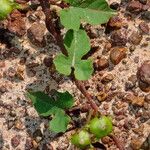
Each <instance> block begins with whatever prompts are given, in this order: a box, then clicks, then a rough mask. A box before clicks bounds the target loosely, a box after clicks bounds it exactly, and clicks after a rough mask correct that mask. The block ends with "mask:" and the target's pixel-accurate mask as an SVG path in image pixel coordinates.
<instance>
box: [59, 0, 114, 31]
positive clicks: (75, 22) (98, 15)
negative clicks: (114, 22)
mask: <svg viewBox="0 0 150 150" xmlns="http://www.w3.org/2000/svg"><path fill="white" fill-rule="evenodd" d="M67 2H69V3H70V4H71V5H72V6H74V7H70V8H67V9H63V10H62V11H61V12H60V19H61V23H62V25H64V26H65V28H67V29H73V30H78V29H79V28H80V23H81V21H85V22H87V23H89V24H91V25H98V24H103V23H106V22H108V20H109V19H110V17H112V16H113V15H114V14H115V12H114V11H113V10H112V9H110V7H109V6H108V4H107V2H106V1H105V0H80V1H79V0H75V1H73V0H67Z"/></svg>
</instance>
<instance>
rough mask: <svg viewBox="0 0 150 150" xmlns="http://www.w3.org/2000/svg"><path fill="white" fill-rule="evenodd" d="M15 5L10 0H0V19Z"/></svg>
mask: <svg viewBox="0 0 150 150" xmlns="http://www.w3.org/2000/svg"><path fill="white" fill-rule="evenodd" d="M16 7H17V4H16V3H15V2H13V1H11V0H0V20H3V19H5V18H6V17H7V15H8V14H9V13H11V12H12V10H13V9H15V8H16Z"/></svg>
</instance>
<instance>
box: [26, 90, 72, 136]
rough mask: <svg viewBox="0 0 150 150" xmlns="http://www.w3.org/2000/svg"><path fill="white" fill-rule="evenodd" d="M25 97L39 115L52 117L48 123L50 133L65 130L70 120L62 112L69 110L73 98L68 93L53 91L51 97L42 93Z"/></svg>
mask: <svg viewBox="0 0 150 150" xmlns="http://www.w3.org/2000/svg"><path fill="white" fill-rule="evenodd" d="M27 96H28V97H29V98H30V99H31V101H32V103H33V105H34V107H35V109H36V111H37V112H38V114H39V115H41V116H49V115H53V119H52V121H51V122H50V129H51V130H52V131H54V132H56V133H59V132H64V131H65V130H66V129H67V125H68V123H69V121H70V118H69V116H67V115H66V114H65V112H64V110H66V109H69V108H71V107H72V106H73V104H74V100H73V97H72V95H71V94H69V92H64V93H61V92H57V91H55V93H54V95H53V96H52V97H49V96H48V95H47V94H45V93H43V92H28V93H27ZM57 123H58V124H57Z"/></svg>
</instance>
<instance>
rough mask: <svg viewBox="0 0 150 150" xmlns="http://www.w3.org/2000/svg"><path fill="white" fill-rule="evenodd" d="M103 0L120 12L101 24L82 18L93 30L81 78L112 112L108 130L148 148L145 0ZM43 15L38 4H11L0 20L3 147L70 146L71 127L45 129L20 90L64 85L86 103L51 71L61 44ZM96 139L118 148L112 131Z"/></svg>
mask: <svg viewBox="0 0 150 150" xmlns="http://www.w3.org/2000/svg"><path fill="white" fill-rule="evenodd" d="M33 2H34V1H33ZM108 2H109V4H110V5H111V8H113V9H116V10H117V11H118V15H117V16H115V17H113V18H112V19H111V20H110V21H109V23H108V24H107V25H102V26H100V25H99V26H94V27H93V26H92V27H91V26H89V25H85V29H86V30H87V33H88V35H89V36H90V38H91V45H92V50H91V51H92V52H93V53H92V55H91V56H90V57H92V58H93V60H94V68H95V71H94V73H93V76H92V77H91V79H90V80H88V81H86V82H84V85H85V87H86V89H87V91H88V92H89V93H90V94H91V95H92V96H93V99H94V100H95V102H96V103H97V105H98V106H99V111H100V112H101V114H102V115H110V116H111V117H112V118H113V124H114V134H115V135H116V137H117V138H118V139H119V141H121V142H122V143H123V145H124V147H125V149H126V150H140V149H142V150H149V149H150V120H149V118H150V32H149V30H150V1H149V0H136V1H134V0H122V1H121V0H110V1H108ZM44 19H45V16H44V14H43V12H42V10H41V7H38V8H37V9H36V10H29V11H28V12H27V13H24V12H23V13H20V12H18V11H14V12H13V13H12V14H11V18H9V21H6V20H5V21H3V22H0V149H2V150H34V149H40V150H74V149H76V148H75V147H73V146H72V145H71V143H70V141H69V138H70V135H71V134H72V133H74V132H75V130H71V131H69V130H68V131H67V132H66V133H65V134H62V135H56V134H54V133H52V132H50V131H49V130H48V126H47V124H48V119H46V118H41V117H39V116H38V114H37V112H36V111H35V109H34V108H33V106H32V104H31V102H30V100H29V99H27V98H26V96H25V95H26V92H27V90H30V89H32V90H34V91H38V90H40V91H45V92H46V93H50V92H51V90H52V89H58V90H60V91H66V90H67V91H69V92H70V93H72V94H73V95H74V96H75V99H76V105H79V106H80V105H81V104H82V105H83V104H85V103H86V99H85V98H84V96H83V95H82V94H81V93H80V91H79V90H78V89H77V88H76V86H75V84H74V83H72V82H71V81H70V80H69V78H66V77H64V76H62V75H59V74H58V73H57V72H56V71H55V69H54V65H53V63H52V60H53V58H54V57H55V55H56V53H58V52H60V49H59V47H58V46H57V45H56V44H55V43H53V42H52V39H51V36H50V34H49V33H48V31H47V30H46V27H45V21H44ZM7 29H9V31H11V33H10V32H9V31H8V30H7ZM12 33H15V35H14V34H12ZM16 35H17V36H16ZM86 116H87V113H86V112H85V113H79V114H78V115H73V117H72V119H73V121H74V122H76V124H77V123H78V126H82V124H84V121H85V118H86ZM70 126H71V125H70ZM68 128H70V127H68ZM101 142H102V143H103V144H104V145H105V147H106V148H107V150H116V149H117V146H116V143H115V142H114V141H113V140H112V139H111V138H110V137H105V138H103V139H101Z"/></svg>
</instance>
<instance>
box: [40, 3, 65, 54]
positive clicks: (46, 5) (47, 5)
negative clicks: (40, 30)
mask: <svg viewBox="0 0 150 150" xmlns="http://www.w3.org/2000/svg"><path fill="white" fill-rule="evenodd" d="M40 5H41V7H42V10H43V12H44V14H45V17H46V20H45V24H46V28H47V30H48V31H49V32H50V33H51V35H52V36H53V37H54V40H55V41H56V42H57V44H58V46H59V47H60V48H61V51H62V53H63V54H64V55H67V51H66V49H65V47H64V45H63V38H62V36H61V33H60V32H59V33H58V30H56V25H55V23H54V22H53V21H52V19H53V17H52V14H51V11H50V3H49V1H48V0H40Z"/></svg>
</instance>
